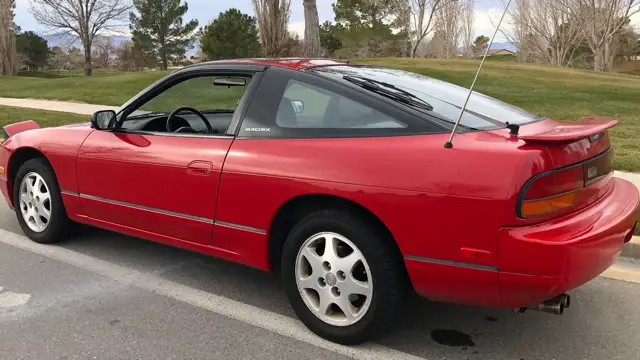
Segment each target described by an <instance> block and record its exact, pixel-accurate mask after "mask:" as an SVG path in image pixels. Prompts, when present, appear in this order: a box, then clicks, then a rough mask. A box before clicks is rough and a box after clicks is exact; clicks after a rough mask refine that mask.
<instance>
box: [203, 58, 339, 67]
mask: <svg viewBox="0 0 640 360" xmlns="http://www.w3.org/2000/svg"><path fill="white" fill-rule="evenodd" d="M222 63H224V64H256V65H271V66H279V67H283V68H288V69H293V70H302V69H307V68H311V67H314V66H331V65H346V64H351V62H350V61H349V60H343V59H325V58H250V59H229V60H215V61H205V62H202V63H199V64H196V65H192V66H199V65H200V66H202V65H205V66H206V65H213V64H222Z"/></svg>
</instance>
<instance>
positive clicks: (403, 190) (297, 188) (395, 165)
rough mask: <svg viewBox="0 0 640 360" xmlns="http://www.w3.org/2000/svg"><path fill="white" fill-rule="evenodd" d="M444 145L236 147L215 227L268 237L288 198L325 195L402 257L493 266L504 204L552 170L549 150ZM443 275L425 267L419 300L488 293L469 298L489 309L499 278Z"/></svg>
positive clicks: (484, 142)
mask: <svg viewBox="0 0 640 360" xmlns="http://www.w3.org/2000/svg"><path fill="white" fill-rule="evenodd" d="M446 140H447V136H446V135H444V134H438V135H424V136H397V137H379V138H350V139H342V138H340V139H336V138H334V139H260V140H249V139H238V140H236V141H235V142H234V143H233V145H232V146H231V150H230V152H229V154H228V155H227V159H226V161H225V165H224V170H223V175H222V180H221V184H220V197H219V199H218V207H217V211H218V212H217V216H216V221H222V222H228V223H233V224H239V225H243V226H248V227H251V228H256V229H261V230H264V232H265V233H266V234H267V235H265V236H268V230H269V227H270V225H271V222H272V221H273V216H274V215H275V213H276V212H277V210H278V209H279V208H280V207H281V206H282V205H283V204H285V203H286V202H287V201H288V200H290V199H292V198H294V197H296V196H300V195H305V194H328V195H334V196H339V197H342V198H345V199H349V200H352V201H354V202H356V203H358V204H360V205H362V206H364V207H366V208H367V209H369V210H370V211H371V212H372V213H374V214H375V215H376V216H377V217H378V218H380V219H381V220H382V222H383V223H384V224H385V225H386V226H387V227H388V228H389V230H390V231H391V233H392V234H393V236H394V237H395V240H396V241H397V243H398V246H399V248H400V251H401V252H402V254H403V256H404V257H405V258H406V257H411V258H425V259H430V260H436V261H449V262H456V263H463V264H471V265H480V266H489V267H491V266H497V264H498V256H497V248H498V229H499V227H500V226H502V225H504V224H505V221H507V220H506V219H511V218H513V217H514V214H515V208H513V207H512V206H511V205H510V204H511V202H512V201H513V203H514V204H515V197H516V196H517V194H518V192H519V191H520V187H521V185H522V184H524V182H525V181H526V179H528V178H529V177H531V176H532V174H535V173H538V172H540V171H542V169H545V168H547V167H548V166H549V164H548V161H549V160H548V157H547V153H546V150H544V149H541V148H538V147H528V146H525V145H523V144H522V143H518V142H515V143H513V144H508V142H509V141H510V140H509V139H508V138H505V137H504V136H502V135H497V136H496V135H492V134H490V133H483V134H469V135H460V136H458V137H456V143H455V144H456V145H455V146H454V148H453V149H445V148H444V147H443V145H444V143H445V142H446ZM496 141H497V142H501V143H502V146H496ZM504 144H507V146H504ZM505 149H506V150H508V151H505ZM514 149H520V150H523V151H517V152H514V151H513V150H514ZM214 243H215V240H214ZM465 249H476V250H481V255H480V256H475V255H472V252H469V251H465ZM408 263H409V261H408ZM408 266H410V265H408ZM449 267H450V266H448V265H443V264H437V265H435V266H434V267H433V268H432V269H430V271H431V274H432V275H428V276H427V278H423V279H420V280H421V281H420V282H421V283H425V284H428V283H431V284H433V285H431V286H428V287H427V288H423V289H418V290H419V292H422V293H426V294H428V295H429V296H430V297H431V298H432V299H436V300H438V299H440V300H447V301H455V300H456V299H461V298H464V297H466V298H470V297H471V293H470V292H473V291H476V293H484V294H485V295H484V297H485V298H484V299H482V296H475V297H476V298H477V299H478V304H483V303H492V302H493V303H495V301H496V300H497V298H496V297H498V296H499V289H498V288H497V284H498V281H497V280H498V279H497V273H495V272H486V271H480V272H479V271H477V269H474V268H473V267H468V268H460V267H453V269H449ZM444 275H447V276H449V277H448V278H447V281H446V283H447V284H444V283H443V279H444V278H443V276H444ZM414 284H415V281H414Z"/></svg>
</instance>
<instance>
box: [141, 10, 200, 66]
mask: <svg viewBox="0 0 640 360" xmlns="http://www.w3.org/2000/svg"><path fill="white" fill-rule="evenodd" d="M133 5H134V6H135V8H136V10H137V11H138V13H139V15H136V14H135V13H130V14H129V19H130V20H131V25H130V28H131V33H132V35H133V42H134V43H135V44H136V47H138V48H139V49H141V50H142V51H144V52H145V53H147V55H148V56H151V57H155V58H156V59H157V61H158V62H159V63H160V67H161V69H163V70H164V69H166V68H167V66H168V63H169V61H170V60H173V61H175V60H178V59H180V58H182V57H184V54H185V53H186V51H187V50H188V49H190V48H192V47H193V42H194V41H195V39H196V32H195V30H196V28H197V27H198V20H196V19H193V20H191V21H189V22H187V23H186V24H183V19H182V17H183V16H184V14H185V13H186V12H187V10H188V9H189V7H188V5H187V3H186V2H185V3H184V4H181V1H180V0H133Z"/></svg>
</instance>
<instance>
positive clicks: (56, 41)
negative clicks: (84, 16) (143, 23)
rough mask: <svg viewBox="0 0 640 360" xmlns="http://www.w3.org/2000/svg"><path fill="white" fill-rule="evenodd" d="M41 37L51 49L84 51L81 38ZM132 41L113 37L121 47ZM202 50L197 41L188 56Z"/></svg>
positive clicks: (123, 37)
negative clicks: (72, 48)
mask: <svg viewBox="0 0 640 360" xmlns="http://www.w3.org/2000/svg"><path fill="white" fill-rule="evenodd" d="M39 35H40V36H42V37H43V38H45V39H46V40H47V42H48V44H49V47H54V46H72V47H77V48H78V49H80V51H83V50H82V42H81V41H80V38H79V37H77V36H75V35H74V36H64V37H59V36H53V35H42V34H39ZM130 40H131V36H128V35H113V36H111V41H113V44H114V45H116V46H117V45H120V44H122V43H123V42H125V41H130ZM199 49H200V43H199V42H198V41H196V43H195V44H194V47H193V49H191V50H188V51H187V54H186V56H187V57H190V56H193V55H195V54H196V53H197V52H198V50H199Z"/></svg>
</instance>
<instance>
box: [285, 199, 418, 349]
mask: <svg viewBox="0 0 640 360" xmlns="http://www.w3.org/2000/svg"><path fill="white" fill-rule="evenodd" d="M390 241H392V239H387V238H385V237H384V236H382V235H380V233H379V232H377V231H375V229H374V227H373V226H371V225H370V224H368V223H367V221H366V220H364V219H362V218H360V217H358V216H355V215H353V214H351V213H349V212H346V211H340V210H322V211H318V212H315V213H312V214H310V215H308V216H307V217H305V218H304V219H302V220H301V221H300V222H299V223H298V224H297V225H296V226H295V227H294V229H293V230H292V231H291V233H290V235H289V238H288V239H287V241H286V243H285V246H284V249H283V254H282V272H281V275H282V280H283V284H284V287H285V290H286V292H287V295H288V298H289V301H290V303H291V305H292V307H293V310H294V311H295V313H296V315H297V316H298V317H299V318H300V319H301V321H302V322H303V323H304V324H305V325H306V326H307V327H308V328H309V329H310V330H311V331H313V332H314V333H316V334H317V335H319V336H321V337H323V338H325V339H327V340H330V341H333V342H337V343H340V344H345V345H351V344H358V343H361V342H364V341H368V340H372V339H373V338H375V337H378V336H380V335H382V334H383V333H384V332H385V331H387V330H388V328H389V327H390V326H391V325H392V324H393V322H394V321H395V320H396V318H397V315H398V312H399V311H400V310H401V308H402V304H401V302H402V300H403V299H404V296H405V294H406V291H405V289H404V287H403V285H404V278H403V272H402V268H401V264H399V262H398V261H397V259H395V258H394V256H393V254H395V252H394V251H393V250H392V249H391V248H390V247H391V246H390V245H391V243H390Z"/></svg>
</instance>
